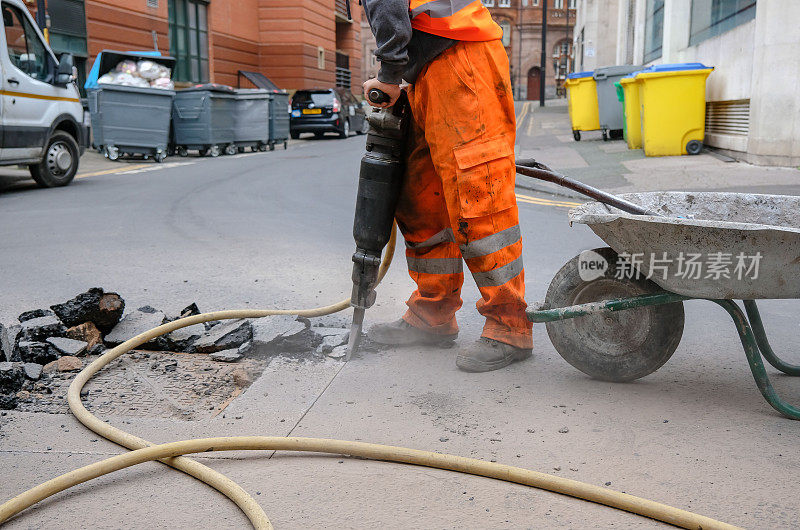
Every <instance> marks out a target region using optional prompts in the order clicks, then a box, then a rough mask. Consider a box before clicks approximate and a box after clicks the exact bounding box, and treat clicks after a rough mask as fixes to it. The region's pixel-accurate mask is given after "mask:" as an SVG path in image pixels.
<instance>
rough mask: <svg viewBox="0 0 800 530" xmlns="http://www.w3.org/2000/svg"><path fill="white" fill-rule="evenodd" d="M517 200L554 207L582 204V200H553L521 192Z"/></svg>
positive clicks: (571, 206)
mask: <svg viewBox="0 0 800 530" xmlns="http://www.w3.org/2000/svg"><path fill="white" fill-rule="evenodd" d="M517 200H518V201H520V202H524V203H526V204H536V205H539V206H552V207H554V208H575V207H577V206H580V205H581V204H582V203H580V202H571V201H553V200H550V199H542V198H539V197H532V196H530V195H522V194H521V193H517Z"/></svg>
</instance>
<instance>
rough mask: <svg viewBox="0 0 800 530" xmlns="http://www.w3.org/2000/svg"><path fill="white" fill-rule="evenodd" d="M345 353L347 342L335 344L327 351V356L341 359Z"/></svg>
mask: <svg viewBox="0 0 800 530" xmlns="http://www.w3.org/2000/svg"><path fill="white" fill-rule="evenodd" d="M345 355H347V344H343V345H342V346H336V347H335V348H334V349H333V350H332V351H331V352H330V353H328V357H330V358H331V359H341V358H342V357H344V356H345Z"/></svg>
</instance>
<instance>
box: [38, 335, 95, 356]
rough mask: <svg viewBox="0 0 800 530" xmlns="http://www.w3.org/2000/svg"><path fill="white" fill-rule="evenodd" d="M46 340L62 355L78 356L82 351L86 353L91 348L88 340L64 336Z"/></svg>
mask: <svg viewBox="0 0 800 530" xmlns="http://www.w3.org/2000/svg"><path fill="white" fill-rule="evenodd" d="M46 342H47V343H48V344H49V345H50V346H52V347H53V348H55V349H56V350H57V351H58V353H60V354H61V355H72V356H74V357H78V356H79V355H81V354H82V353H85V352H86V350H87V348H89V343H88V342H84V341H82V340H73V339H67V338H64V337H50V338H49V339H47V341H46Z"/></svg>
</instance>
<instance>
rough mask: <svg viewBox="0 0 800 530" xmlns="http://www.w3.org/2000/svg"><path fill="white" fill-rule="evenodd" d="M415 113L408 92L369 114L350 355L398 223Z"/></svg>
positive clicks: (380, 95)
mask: <svg viewBox="0 0 800 530" xmlns="http://www.w3.org/2000/svg"><path fill="white" fill-rule="evenodd" d="M368 99H369V100H370V101H371V102H372V103H376V104H381V103H385V102H388V101H389V96H388V95H387V94H386V93H384V92H382V91H380V90H377V89H374V90H371V91H370V93H369V94H368ZM410 119H411V112H410V108H409V105H408V99H407V97H406V95H405V92H403V94H402V95H401V96H400V99H398V100H397V103H395V104H394V105H393V106H392V107H389V108H387V109H373V111H372V113H371V114H370V116H369V124H370V129H369V133H368V134H367V152H366V153H365V154H364V157H363V158H362V159H361V173H360V176H359V180H358V196H357V199H356V212H355V221H354V222H353V238H354V239H355V242H356V252H355V254H353V264H354V265H353V295H352V297H351V300H350V304H351V305H352V306H353V309H354V313H353V325H352V326H351V328H350V341H349V343H348V347H347V356H346V360H348V361H349V360H350V357H351V356H352V355H353V352H354V351H355V350H356V349H357V348H358V344H359V342H360V340H361V331H362V328H363V326H364V315H365V314H366V311H367V309H369V308H370V307H372V306H373V304H374V303H375V297H376V293H375V287H376V284H377V281H378V270H379V269H380V265H381V253H382V252H383V249H384V247H386V244H387V243H388V242H389V237H390V236H391V233H392V228H393V226H394V214H395V209H396V208H397V201H398V199H399V198H400V188H401V186H402V183H403V175H404V174H405V170H406V163H405V158H406V157H405V154H406V153H405V148H406V135H407V131H408V123H409V120H410Z"/></svg>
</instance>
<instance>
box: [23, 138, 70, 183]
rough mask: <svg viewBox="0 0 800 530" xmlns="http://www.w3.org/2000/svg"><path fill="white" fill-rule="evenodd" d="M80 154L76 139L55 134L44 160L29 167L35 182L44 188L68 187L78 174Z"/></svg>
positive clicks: (48, 145) (48, 143)
mask: <svg viewBox="0 0 800 530" xmlns="http://www.w3.org/2000/svg"><path fill="white" fill-rule="evenodd" d="M79 160H80V152H79V150H78V142H76V141H75V138H73V137H72V136H70V135H69V134H67V133H65V132H60V131H58V132H55V133H53V136H51V137H50V140H49V141H48V142H47V148H46V149H45V152H44V158H43V159H42V161H41V162H40V163H38V164H36V165H31V166H28V168H29V169H30V172H31V176H32V177H33V180H35V181H36V184H38V185H39V186H41V187H42V188H56V187H59V186H66V185H67V184H69V183H70V182H72V179H73V178H75V173H77V172H78V163H79Z"/></svg>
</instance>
